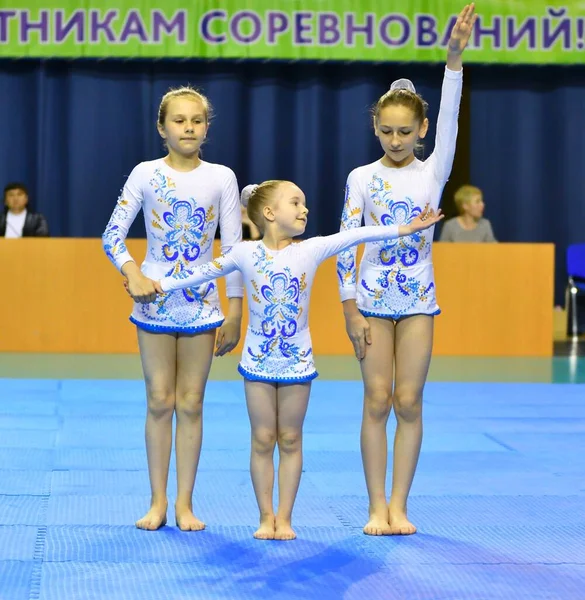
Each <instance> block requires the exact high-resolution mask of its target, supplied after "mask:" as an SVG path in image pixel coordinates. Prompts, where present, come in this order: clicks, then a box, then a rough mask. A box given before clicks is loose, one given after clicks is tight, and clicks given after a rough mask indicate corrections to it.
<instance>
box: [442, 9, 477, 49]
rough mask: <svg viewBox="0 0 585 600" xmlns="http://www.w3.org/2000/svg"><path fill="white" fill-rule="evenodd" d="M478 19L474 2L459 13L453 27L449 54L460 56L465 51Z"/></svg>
mask: <svg viewBox="0 0 585 600" xmlns="http://www.w3.org/2000/svg"><path fill="white" fill-rule="evenodd" d="M476 19H477V15H476V14H475V4H474V3H473V2H472V3H471V4H468V5H467V6H466V7H465V8H464V9H463V10H462V11H461V12H460V13H459V16H458V17H457V22H456V23H455V25H453V29H452V30H451V37H450V38H449V45H448V48H449V54H455V55H459V54H461V53H462V52H463V50H465V47H466V46H467V42H469V38H470V37H471V32H472V31H473V25H474V24H475V21H476Z"/></svg>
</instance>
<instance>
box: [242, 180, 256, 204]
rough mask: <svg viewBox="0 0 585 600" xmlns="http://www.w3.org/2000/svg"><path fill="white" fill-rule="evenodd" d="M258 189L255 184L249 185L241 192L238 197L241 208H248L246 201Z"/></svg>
mask: <svg viewBox="0 0 585 600" xmlns="http://www.w3.org/2000/svg"><path fill="white" fill-rule="evenodd" d="M257 189H258V184H256V183H251V184H250V185H247V186H246V187H245V188H244V189H243V190H242V194H241V195H240V202H241V203H242V206H244V207H247V206H248V200H250V196H251V195H252V194H253V193H254V192H255V191H256V190H257Z"/></svg>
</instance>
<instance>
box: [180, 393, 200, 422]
mask: <svg viewBox="0 0 585 600" xmlns="http://www.w3.org/2000/svg"><path fill="white" fill-rule="evenodd" d="M176 411H177V417H178V418H183V419H189V420H190V421H198V420H199V419H201V414H202V412H203V393H199V392H184V393H178V394H177V400H176Z"/></svg>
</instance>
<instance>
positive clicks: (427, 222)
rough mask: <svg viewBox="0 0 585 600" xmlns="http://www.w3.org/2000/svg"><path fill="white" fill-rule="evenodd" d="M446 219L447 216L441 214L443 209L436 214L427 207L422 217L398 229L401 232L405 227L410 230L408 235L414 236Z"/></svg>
mask: <svg viewBox="0 0 585 600" xmlns="http://www.w3.org/2000/svg"><path fill="white" fill-rule="evenodd" d="M444 217H445V215H444V214H443V213H442V212H441V209H439V210H438V211H437V212H436V213H435V211H434V210H433V209H432V208H429V207H428V206H426V207H425V209H424V210H423V211H422V212H421V213H420V215H418V216H417V217H415V218H414V219H413V220H412V221H411V222H410V223H409V224H408V225H401V226H400V227H399V228H398V229H399V232H400V229H402V228H403V227H404V228H406V229H408V230H409V232H408V233H406V235H412V234H413V233H416V232H417V231H422V230H423V229H428V228H429V227H432V226H433V225H436V224H437V223H438V222H439V221H440V220H441V219H443V218H444Z"/></svg>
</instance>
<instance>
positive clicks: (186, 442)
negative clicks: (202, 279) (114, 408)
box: [175, 329, 215, 531]
mask: <svg viewBox="0 0 585 600" xmlns="http://www.w3.org/2000/svg"><path fill="white" fill-rule="evenodd" d="M214 342H215V329H214V330H210V331H205V332H203V333H199V334H196V335H180V336H179V338H178V340H177V386H176V399H177V400H176V408H175V412H176V416H177V431H176V438H175V452H176V456H177V501H176V503H175V515H176V520H177V527H179V529H181V530H182V531H200V530H201V529H205V524H204V523H203V522H202V521H200V520H199V519H198V518H197V517H195V515H194V514H193V487H194V486H195V477H196V475H197V466H198V465H199V456H200V454H201V440H202V435H203V427H202V411H203V396H204V393H205V386H206V384H207V378H208V376H209V370H210V368H211V361H212V359H213V345H214Z"/></svg>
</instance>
